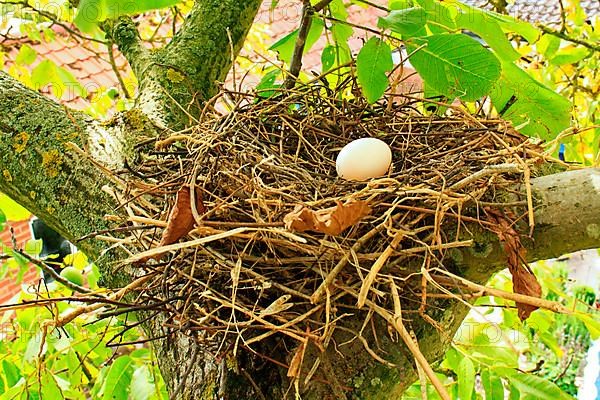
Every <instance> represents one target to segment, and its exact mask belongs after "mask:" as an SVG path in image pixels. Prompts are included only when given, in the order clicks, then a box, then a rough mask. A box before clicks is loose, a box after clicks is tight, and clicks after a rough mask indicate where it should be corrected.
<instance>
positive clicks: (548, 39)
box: [535, 34, 560, 59]
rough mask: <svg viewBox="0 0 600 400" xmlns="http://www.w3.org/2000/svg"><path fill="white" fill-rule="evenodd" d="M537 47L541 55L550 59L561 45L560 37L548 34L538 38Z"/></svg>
mask: <svg viewBox="0 0 600 400" xmlns="http://www.w3.org/2000/svg"><path fill="white" fill-rule="evenodd" d="M535 47H536V49H537V51H538V52H539V53H540V54H541V55H543V56H544V57H546V58H547V59H550V58H552V56H553V55H554V54H556V51H557V50H558V48H559V47H560V39H559V38H557V37H556V36H554V35H548V34H546V35H543V36H542V37H541V38H540V40H538V42H537V43H536V45H535Z"/></svg>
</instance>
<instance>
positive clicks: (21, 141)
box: [13, 132, 29, 154]
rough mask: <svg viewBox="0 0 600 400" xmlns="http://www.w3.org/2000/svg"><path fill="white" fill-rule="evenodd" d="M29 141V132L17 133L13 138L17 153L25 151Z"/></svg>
mask: <svg viewBox="0 0 600 400" xmlns="http://www.w3.org/2000/svg"><path fill="white" fill-rule="evenodd" d="M28 141H29V134H28V133H27V132H21V133H18V134H17V135H15V137H14V139H13V149H15V152H16V153H17V154H21V153H22V152H23V151H25V148H26V147H27V142H28Z"/></svg>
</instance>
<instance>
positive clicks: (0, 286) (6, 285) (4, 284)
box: [0, 220, 39, 304]
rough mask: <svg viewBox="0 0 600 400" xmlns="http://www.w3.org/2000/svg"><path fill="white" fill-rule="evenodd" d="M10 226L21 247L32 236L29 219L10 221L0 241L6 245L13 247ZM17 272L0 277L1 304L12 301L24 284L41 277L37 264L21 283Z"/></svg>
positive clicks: (0, 234)
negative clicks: (18, 281) (18, 280)
mask: <svg viewBox="0 0 600 400" xmlns="http://www.w3.org/2000/svg"><path fill="white" fill-rule="evenodd" d="M10 228H12V229H13V232H14V236H15V239H16V241H17V246H19V247H22V246H23V245H24V244H25V243H26V242H27V241H28V240H30V239H31V238H32V235H31V229H30V228H29V221H28V220H27V221H19V222H9V223H8V224H7V226H6V228H5V229H4V231H2V232H0V242H2V244H3V245H5V246H8V247H12V237H11V235H12V233H11V229H10ZM17 273H18V271H10V272H9V273H8V274H7V275H6V276H5V277H4V278H3V279H0V304H6V303H10V301H11V299H12V298H13V297H14V296H15V295H16V294H18V293H19V292H20V291H21V287H22V285H27V284H31V283H35V282H36V281H37V280H38V279H39V272H38V269H37V268H36V267H35V266H31V268H30V269H29V270H28V271H27V272H26V273H25V275H24V276H23V281H22V282H21V283H17Z"/></svg>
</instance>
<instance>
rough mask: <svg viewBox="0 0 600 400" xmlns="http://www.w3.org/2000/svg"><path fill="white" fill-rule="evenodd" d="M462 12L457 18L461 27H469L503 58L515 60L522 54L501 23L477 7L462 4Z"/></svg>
mask: <svg viewBox="0 0 600 400" xmlns="http://www.w3.org/2000/svg"><path fill="white" fill-rule="evenodd" d="M461 8H462V12H461V13H460V14H459V16H458V17H457V18H456V24H457V25H458V27H459V28H463V29H468V30H470V31H471V32H473V33H475V34H477V35H478V36H480V37H481V38H482V39H483V40H484V41H485V42H486V43H487V44H488V46H490V47H491V48H492V50H494V51H495V52H496V54H497V55H498V57H499V58H501V59H503V60H509V61H514V60H517V59H518V58H519V57H520V56H521V55H520V54H519V53H518V52H517V51H516V50H515V49H514V48H513V46H512V44H511V43H510V41H509V40H508V38H507V37H506V35H505V34H504V32H503V31H502V28H501V27H500V24H499V23H498V22H497V21H496V20H494V19H492V18H490V17H489V16H488V15H487V14H486V13H484V12H483V11H481V10H480V9H478V8H475V7H469V6H466V5H463V4H461Z"/></svg>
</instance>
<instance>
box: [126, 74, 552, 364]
mask: <svg viewBox="0 0 600 400" xmlns="http://www.w3.org/2000/svg"><path fill="white" fill-rule="evenodd" d="M221 96H222V98H225V99H234V100H235V103H236V104H235V105H234V107H233V110H232V111H231V112H229V113H227V114H226V115H225V116H223V115H219V114H217V113H216V112H208V111H205V113H204V114H203V116H202V118H201V120H200V121H199V122H198V123H197V124H196V125H195V126H193V127H192V128H189V129H187V130H185V131H182V132H178V133H175V134H171V135H168V136H164V137H161V138H158V139H156V141H155V142H153V143H151V146H153V148H152V149H151V150H150V151H148V152H147V153H146V156H145V157H146V158H145V161H144V162H143V163H141V166H140V167H139V168H138V169H136V170H135V171H133V173H130V174H129V176H128V178H127V190H124V191H123V192H122V193H121V194H120V195H119V196H118V197H119V198H120V199H121V201H122V203H123V207H124V208H125V209H126V210H127V217H126V218H125V219H121V221H122V222H123V225H122V227H121V228H120V229H119V230H118V232H119V234H118V235H120V239H118V241H119V243H120V244H121V245H122V246H124V247H125V248H127V250H128V251H129V252H130V257H129V259H127V260H126V263H125V264H127V265H135V266H136V271H137V273H138V274H139V275H143V276H144V277H145V278H144V279H145V281H144V282H145V284H144V286H143V289H142V291H141V293H140V294H139V297H137V301H138V302H140V303H142V304H145V305H148V304H151V305H152V304H153V305H155V307H156V308H157V309H159V310H161V311H162V312H163V314H164V315H165V323H164V325H165V326H166V327H167V328H170V329H172V330H173V331H179V332H183V333H185V334H187V335H190V336H192V337H194V338H196V339H197V340H198V341H202V342H205V343H207V344H211V346H214V347H210V348H212V349H213V350H214V352H215V353H219V355H222V354H223V353H225V352H228V351H234V350H235V351H237V350H240V349H254V348H255V346H257V345H258V343H260V342H262V341H265V340H268V339H273V338H274V337H279V338H284V339H285V340H288V341H292V342H294V343H295V344H296V345H298V346H288V347H286V348H287V349H288V350H287V351H283V352H282V353H281V354H280V356H274V355H273V354H271V355H270V356H269V357H270V358H269V359H271V360H273V361H275V362H277V363H280V364H281V365H286V366H288V367H289V368H290V372H289V376H297V374H298V370H299V364H301V359H302V357H301V356H300V355H299V351H298V350H293V349H298V348H303V346H304V347H305V346H306V344H307V343H314V344H316V345H317V347H318V348H323V347H326V346H327V344H328V343H329V340H328V338H329V337H331V335H332V334H333V331H335V330H336V329H344V326H345V323H346V321H347V320H348V321H350V320H351V319H352V318H354V316H355V315H356V313H357V312H359V311H358V309H359V308H362V310H367V311H368V310H370V311H372V312H373V313H374V314H375V315H379V316H380V317H382V318H384V319H387V318H388V317H390V316H397V315H398V312H400V308H401V309H402V313H411V312H417V311H420V312H421V314H422V315H423V316H424V317H425V318H428V317H427V312H428V308H427V307H428V305H427V303H428V296H429V294H431V293H436V292H437V293H439V291H437V290H438V289H436V288H437V287H438V285H431V284H430V283H433V282H430V280H431V279H433V278H432V276H433V275H435V274H438V275H440V274H441V272H440V271H449V272H456V269H455V264H456V263H455V261H456V259H457V257H458V256H457V254H459V253H460V250H463V249H466V248H472V245H473V242H472V240H471V238H470V237H469V235H468V233H469V229H470V228H469V227H470V226H471V227H477V229H484V230H485V229H487V230H490V231H492V232H494V233H497V232H496V230H495V229H496V228H497V226H498V225H499V218H500V217H499V215H500V214H502V215H503V216H502V218H508V219H511V220H516V219H523V220H524V221H527V220H528V216H529V215H530V214H531V210H530V207H528V205H531V198H530V196H527V194H526V193H527V191H526V190H523V194H519V193H515V191H514V190H513V189H514V188H515V187H516V186H517V185H520V184H521V185H523V184H524V186H525V187H526V186H527V184H528V177H529V171H530V168H531V167H532V166H534V165H535V164H536V163H539V162H541V161H542V160H543V156H542V155H541V150H540V148H539V147H538V146H537V145H535V144H533V143H532V142H531V141H530V140H528V138H526V137H524V136H522V135H521V134H519V133H518V132H516V131H515V130H514V129H513V128H512V127H511V126H510V124H509V123H507V122H505V121H503V120H499V119H485V118H479V117H476V116H472V115H469V114H467V113H464V112H460V111H459V110H458V109H455V110H453V113H451V114H453V116H444V117H438V116H435V115H424V114H423V113H421V112H419V109H422V108H423V103H422V101H420V100H418V99H411V98H409V97H400V98H399V97H396V98H395V100H394V101H393V102H392V101H391V100H390V102H380V103H378V104H375V105H369V104H367V103H366V101H364V100H363V99H362V98H360V97H356V98H354V99H352V100H340V98H339V96H337V95H335V94H330V95H328V94H327V92H326V90H325V89H323V88H319V87H316V86H312V87H304V88H300V89H298V90H295V91H292V92H290V93H288V94H287V95H286V96H280V97H277V96H275V97H271V98H263V97H260V96H255V95H249V94H246V95H240V94H238V93H228V92H223V93H222V94H221ZM363 137H376V138H379V139H381V140H383V141H384V142H386V143H387V144H389V146H390V147H391V149H392V152H393V161H392V167H391V168H390V170H389V172H388V173H387V174H386V175H385V176H381V177H379V178H373V179H370V180H368V181H363V182H355V181H347V180H344V179H342V178H340V177H338V175H337V173H336V162H335V161H336V156H337V154H338V153H339V151H340V149H341V148H342V147H343V146H344V145H346V144H347V143H349V142H350V141H352V140H354V139H358V138H363ZM147 154H150V156H147ZM506 193H512V195H510V196H507V195H505V194H506ZM503 210H504V211H507V210H508V211H507V212H505V213H502V212H501V211H503ZM500 225H502V224H500ZM525 225H527V224H525ZM511 226H512V225H511ZM123 232H132V233H131V235H130V236H129V237H125V238H124V237H123ZM115 236H117V234H116V233H115ZM125 236H127V235H125ZM472 251H485V249H483V250H482V249H472ZM148 307H150V306H148ZM362 310H361V312H362ZM430 319H432V318H430ZM433 319H434V318H433ZM389 321H392V319H389ZM430 322H431V323H435V321H433V320H431V321H430ZM398 329H402V328H401V327H399V328H398ZM288 351H289V352H290V353H288ZM370 351H371V350H370ZM371 352H372V351H371ZM373 356H374V357H376V358H377V357H380V355H377V354H373Z"/></svg>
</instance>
